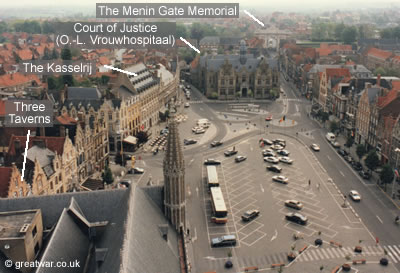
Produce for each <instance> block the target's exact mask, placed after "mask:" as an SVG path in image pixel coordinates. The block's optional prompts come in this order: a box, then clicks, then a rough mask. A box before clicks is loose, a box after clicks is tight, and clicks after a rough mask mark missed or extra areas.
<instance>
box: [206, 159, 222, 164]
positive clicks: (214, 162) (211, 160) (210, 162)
mask: <svg viewBox="0 0 400 273" xmlns="http://www.w3.org/2000/svg"><path fill="white" fill-rule="evenodd" d="M220 164H221V161H219V160H216V159H212V158H208V159H206V160H204V165H220Z"/></svg>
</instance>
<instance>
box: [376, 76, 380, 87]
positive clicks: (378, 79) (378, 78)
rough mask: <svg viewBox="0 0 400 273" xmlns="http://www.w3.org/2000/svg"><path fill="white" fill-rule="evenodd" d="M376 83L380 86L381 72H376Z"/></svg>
mask: <svg viewBox="0 0 400 273" xmlns="http://www.w3.org/2000/svg"><path fill="white" fill-rule="evenodd" d="M376 85H377V86H381V74H378V77H377V79H376Z"/></svg>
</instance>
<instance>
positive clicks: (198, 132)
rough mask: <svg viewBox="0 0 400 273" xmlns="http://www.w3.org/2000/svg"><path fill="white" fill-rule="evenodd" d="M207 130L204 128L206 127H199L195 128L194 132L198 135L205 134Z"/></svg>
mask: <svg viewBox="0 0 400 273" xmlns="http://www.w3.org/2000/svg"><path fill="white" fill-rule="evenodd" d="M205 132H206V130H204V128H199V129H197V130H195V131H194V132H193V133H195V134H196V135H198V134H204V133H205Z"/></svg>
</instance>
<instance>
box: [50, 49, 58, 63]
mask: <svg viewBox="0 0 400 273" xmlns="http://www.w3.org/2000/svg"><path fill="white" fill-rule="evenodd" d="M51 59H52V60H56V59H58V52H57V50H56V48H55V47H54V48H53V51H52V52H51Z"/></svg>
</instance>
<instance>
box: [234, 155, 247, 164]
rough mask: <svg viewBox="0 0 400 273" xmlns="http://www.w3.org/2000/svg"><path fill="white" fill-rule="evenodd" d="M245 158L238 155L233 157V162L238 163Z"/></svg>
mask: <svg viewBox="0 0 400 273" xmlns="http://www.w3.org/2000/svg"><path fill="white" fill-rule="evenodd" d="M246 159H247V157H245V156H243V155H238V156H237V157H235V162H236V163H239V162H242V161H245V160H246Z"/></svg>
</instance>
